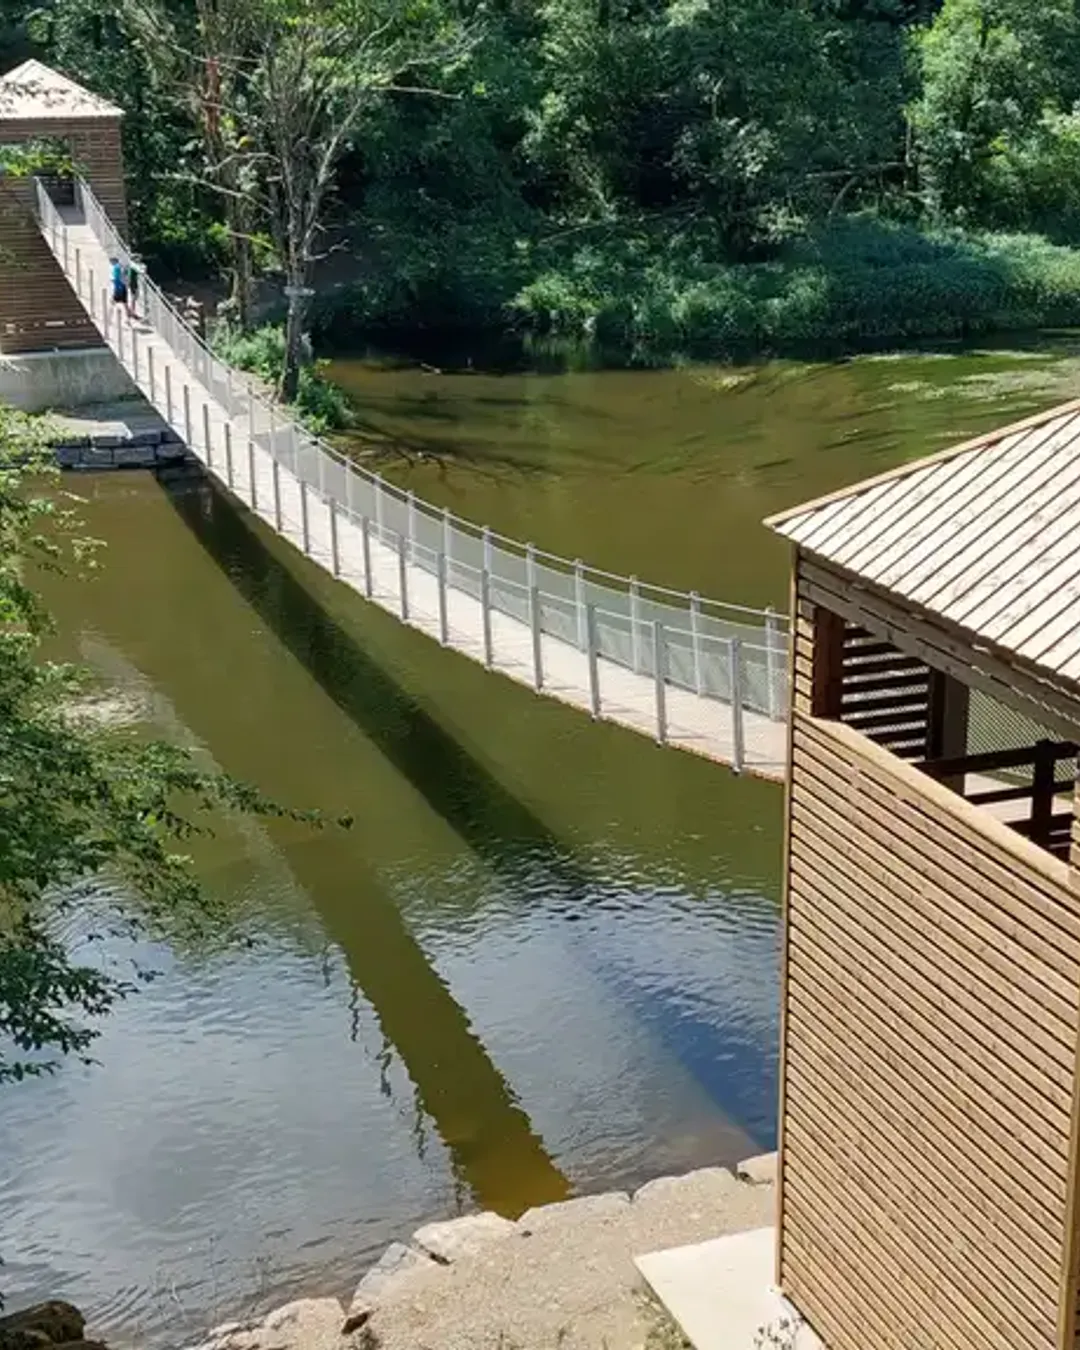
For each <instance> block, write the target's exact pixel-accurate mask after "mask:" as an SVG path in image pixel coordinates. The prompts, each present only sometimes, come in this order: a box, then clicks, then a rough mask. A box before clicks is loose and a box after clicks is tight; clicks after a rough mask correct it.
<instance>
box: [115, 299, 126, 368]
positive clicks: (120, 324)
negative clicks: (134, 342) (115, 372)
mask: <svg viewBox="0 0 1080 1350" xmlns="http://www.w3.org/2000/svg"><path fill="white" fill-rule="evenodd" d="M116 359H117V360H118V361H119V362H120V364H121V365H123V364H124V320H123V318H122V317H121V315H120V313H119V311H118V312H117V315H116Z"/></svg>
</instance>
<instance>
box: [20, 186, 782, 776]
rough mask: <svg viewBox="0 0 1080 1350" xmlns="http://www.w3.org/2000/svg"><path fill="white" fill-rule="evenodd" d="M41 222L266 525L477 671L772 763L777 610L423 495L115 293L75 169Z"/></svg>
mask: <svg viewBox="0 0 1080 1350" xmlns="http://www.w3.org/2000/svg"><path fill="white" fill-rule="evenodd" d="M33 204H34V211H35V215H36V219H37V224H38V227H39V228H40V230H41V233H42V236H43V237H44V239H45V242H46V243H47V245H48V247H49V249H50V251H51V253H52V255H53V257H54V258H55V259H56V261H57V263H58V264H59V266H60V268H61V270H62V272H63V274H64V276H65V277H66V278H67V281H68V282H69V283H70V285H71V287H72V289H73V291H74V292H75V295H76V296H77V297H78V299H79V301H80V303H81V305H82V307H83V309H84V310H85V312H86V314H87V316H88V317H89V319H90V320H91V322H92V323H93V325H94V327H95V328H96V329H97V331H98V332H99V334H100V335H101V337H102V339H103V340H104V342H105V343H106V344H107V345H108V347H109V348H110V349H111V350H112V351H113V352H114V354H115V355H116V357H117V359H118V360H119V361H120V363H121V365H122V366H123V367H124V368H125V370H126V371H127V373H128V374H129V375H130V377H131V379H132V380H133V381H134V383H135V385H136V386H137V387H138V388H139V390H140V391H141V392H142V393H143V394H144V395H145V397H146V398H147V399H148V400H149V402H150V403H151V404H152V405H153V406H154V407H155V408H156V409H157V411H158V412H159V413H160V414H161V416H162V417H164V418H165V420H166V421H167V422H168V423H169V425H170V426H172V427H173V429H174V430H175V431H176V432H177V433H178V435H180V436H181V438H182V439H183V440H184V441H185V442H186V444H187V446H188V448H189V449H190V450H191V452H192V453H193V454H194V455H195V456H196V457H197V458H198V459H199V460H200V461H201V463H202V464H203V465H204V467H205V468H206V470H207V471H208V472H209V473H210V474H211V475H212V476H213V477H214V478H215V479H216V480H217V481H218V482H220V483H221V484H222V485H223V487H224V488H225V489H226V490H227V491H228V492H229V493H231V494H232V495H233V496H234V497H235V498H237V499H238V500H239V501H240V502H242V503H243V505H244V506H245V507H247V508H248V509H249V510H250V511H252V512H253V513H254V514H255V515H257V516H258V517H260V519H262V520H263V521H265V522H266V524H267V525H269V526H270V528H271V529H273V530H274V531H276V532H277V533H278V534H280V535H281V536H282V537H283V538H285V539H287V540H288V541H289V542H290V543H291V544H293V545H295V547H297V548H298V549H299V550H300V551H301V552H302V553H303V554H305V556H307V557H308V558H310V559H312V560H313V561H314V562H315V563H317V564H318V565H320V566H321V567H323V568H325V569H326V570H327V571H329V572H330V573H332V575H333V576H335V577H336V578H338V579H339V580H340V581H341V582H343V583H344V584H346V585H348V586H351V587H352V588H353V589H354V590H356V591H358V592H359V593H360V594H361V595H363V596H365V597H366V598H367V599H368V600H370V601H371V602H373V603H375V604H377V605H380V606H381V607H382V608H383V609H385V610H388V611H389V612H391V613H392V614H394V615H396V616H397V617H398V618H399V619H400V620H401V621H402V622H403V623H407V624H410V625H411V626H413V627H414V628H417V629H419V630H421V631H422V632H424V633H426V634H428V635H429V636H430V637H432V638H434V639H435V640H436V641H438V642H440V643H441V644H442V645H443V646H445V647H450V648H453V649H454V650H456V651H458V652H461V653H462V654H464V655H465V656H468V657H470V658H471V659H473V660H475V661H479V662H481V663H483V664H484V665H485V666H486V667H487V668H488V669H489V670H492V671H496V672H498V673H500V674H502V675H505V676H508V677H509V678H511V679H513V680H517V681H518V682H519V683H522V684H525V685H527V686H529V687H530V688H532V689H534V690H535V691H536V692H537V693H540V694H544V695H547V696H548V697H551V698H555V699H558V700H560V701H562V702H564V703H567V704H570V705H571V706H573V707H576V708H579V709H581V710H582V711H584V712H586V713H588V714H589V715H591V716H592V717H594V718H596V719H604V720H608V721H612V722H617V723H619V724H620V725H622V726H625V727H629V728H630V729H632V730H634V731H637V732H641V733H644V734H646V735H649V736H652V737H654V738H655V739H656V740H657V741H659V742H661V743H662V744H665V745H671V746H676V747H678V748H681V749H685V750H690V751H693V752H696V753H698V754H701V755H704V756H706V757H708V758H710V759H714V760H717V761H720V762H722V763H726V764H729V765H731V766H732V767H733V768H735V769H736V770H737V771H740V772H742V771H746V772H749V773H754V774H757V775H761V776H764V777H769V778H775V779H780V778H782V777H783V776H784V773H785V759H786V753H785V752H786V744H785V732H784V716H785V710H786V707H787V680H788V668H787V658H788V646H789V639H788V631H787V621H786V619H785V618H783V617H782V616H780V615H779V614H776V613H774V612H773V611H770V610H764V611H760V610H753V609H747V608H744V607H741V606H738V605H729V604H721V603H719V602H716V601H712V600H707V599H704V598H702V597H700V596H698V595H697V594H695V593H693V592H690V593H684V592H679V591H674V590H669V589H665V588H663V587H658V586H652V585H648V584H645V583H642V582H640V581H638V580H637V579H636V578H633V577H621V576H617V575H615V574H613V573H610V572H604V571H600V570H598V569H596V568H593V567H589V566H586V565H585V564H584V563H583V562H581V561H580V560H570V559H564V558H559V557H557V556H554V555H552V554H549V553H545V552H543V551H542V550H540V549H537V548H535V547H534V546H533V545H531V544H522V543H518V542H517V541H515V540H512V539H508V538H505V537H504V536H502V535H499V534H497V533H495V532H494V531H492V530H490V529H488V528H486V527H480V526H476V525H474V524H472V523H470V522H468V521H465V520H462V519H460V518H458V517H457V516H454V515H452V514H451V513H450V512H449V511H446V510H442V509H439V508H438V507H435V506H432V505H430V504H429V503H426V502H423V501H420V500H418V499H417V498H416V497H415V496H414V495H413V494H412V493H410V492H404V491H402V490H401V489H399V488H397V487H396V486H394V485H393V484H391V483H389V482H387V481H386V480H385V479H384V478H383V477H382V476H381V475H379V474H377V473H372V472H370V471H369V470H367V469H366V468H364V467H363V466H362V465H359V464H357V463H355V462H354V461H353V460H352V459H350V458H349V457H348V456H347V455H345V454H343V453H342V452H341V451H339V450H338V449H336V448H335V447H334V446H331V445H329V444H328V443H326V442H325V441H323V440H321V439H320V438H319V437H317V436H314V435H313V434H312V433H311V432H309V431H308V430H306V429H305V428H304V427H302V426H301V425H300V424H299V423H298V422H296V421H295V419H293V418H292V417H290V416H289V415H288V413H287V411H286V410H284V409H283V408H281V407H280V406H279V405H276V404H275V403H274V402H273V400H272V399H270V398H269V397H267V396H266V395H265V393H264V392H263V391H262V390H261V389H260V388H259V387H258V386H257V384H256V383H255V382H254V381H253V380H252V379H251V377H250V376H248V375H245V374H243V373H241V372H238V371H235V370H233V369H232V368H231V367H230V366H228V365H227V364H226V363H225V362H223V361H222V360H221V359H220V358H219V357H217V356H216V355H215V354H214V353H213V352H212V351H211V350H210V348H209V347H208V346H207V345H206V343H205V342H203V341H202V340H201V338H200V337H199V335H198V334H197V333H196V332H195V331H194V329H193V328H192V327H191V326H190V325H189V324H188V323H187V322H186V321H185V320H184V319H183V318H182V316H181V315H180V314H179V313H178V312H177V310H176V309H175V307H174V306H173V305H172V304H171V303H170V302H169V300H168V299H167V298H166V297H165V295H164V294H163V293H162V292H161V290H160V289H159V288H158V287H157V286H155V285H154V284H153V282H152V281H150V279H149V278H147V277H143V279H142V286H141V297H140V303H141V309H142V316H141V318H140V319H139V320H137V321H134V322H132V321H131V320H129V319H128V318H127V316H126V315H125V314H124V313H123V311H122V308H121V307H120V306H118V305H114V304H113V303H112V300H111V290H110V281H109V278H110V259H111V258H119V259H120V260H121V261H122V262H126V261H127V260H128V259H129V257H130V254H129V251H128V249H127V247H126V245H125V243H124V241H123V239H122V238H121V237H120V235H119V234H118V232H117V230H116V229H115V228H114V226H113V224H112V222H111V221H110V219H109V217H108V216H107V214H106V213H105V211H104V210H103V209H102V207H101V205H100V204H99V202H98V200H97V198H96V197H95V196H94V193H93V191H92V190H91V188H90V187H89V185H88V184H86V183H85V182H82V181H77V182H76V184H75V194H74V204H73V205H71V204H68V205H58V204H57V202H56V201H54V200H53V197H52V196H51V195H50V192H49V189H48V188H47V186H46V185H45V183H43V182H42V181H40V180H35V182H34V196H33Z"/></svg>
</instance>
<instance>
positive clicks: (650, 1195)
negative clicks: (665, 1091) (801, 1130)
mask: <svg viewBox="0 0 1080 1350" xmlns="http://www.w3.org/2000/svg"><path fill="white" fill-rule="evenodd" d="M775 1180H776V1156H775V1154H767V1155H764V1156H762V1157H759V1158H752V1159H748V1160H747V1161H746V1162H744V1163H741V1164H740V1165H739V1166H738V1167H737V1168H736V1170H735V1171H734V1172H731V1171H728V1170H727V1169H725V1168H720V1167H707V1168H702V1169H699V1170H697V1171H694V1172H689V1173H687V1174H686V1175H684V1176H677V1177H660V1178H658V1179H657V1180H655V1181H650V1182H648V1183H647V1184H646V1185H644V1186H642V1187H641V1188H640V1189H639V1190H637V1191H635V1192H634V1194H633V1195H632V1196H631V1195H629V1194H628V1193H627V1192H625V1191H614V1192H608V1193H606V1194H603V1195H591V1196H582V1197H580V1198H579V1199H575V1200H567V1201H563V1202H561V1203H558V1204H551V1205H541V1206H538V1207H536V1208H533V1209H530V1210H527V1211H526V1212H525V1213H524V1214H523V1215H522V1216H521V1218H520V1219H518V1220H517V1222H511V1221H510V1220H508V1219H503V1218H500V1217H499V1216H498V1215H496V1214H494V1213H484V1214H472V1215H467V1216H465V1217H463V1218H459V1219H452V1220H449V1221H447V1222H437V1223H430V1224H426V1225H424V1226H423V1227H422V1228H419V1229H417V1231H416V1232H415V1233H414V1234H413V1235H412V1238H411V1239H410V1241H409V1242H408V1244H404V1243H400V1242H395V1243H393V1244H392V1245H391V1246H390V1247H389V1248H388V1249H387V1251H386V1252H385V1253H384V1255H383V1256H382V1258H381V1259H380V1260H379V1261H378V1262H377V1263H376V1264H375V1265H374V1266H373V1267H372V1268H371V1269H370V1270H369V1271H368V1272H367V1273H366V1274H365V1275H364V1277H363V1278H362V1279H361V1281H360V1283H359V1285H358V1286H357V1289H356V1292H355V1294H354V1295H353V1298H352V1301H351V1303H350V1304H349V1306H348V1307H345V1306H344V1305H343V1304H342V1303H341V1302H339V1301H338V1300H337V1299H334V1298H313V1299H300V1300H296V1301H293V1302H291V1303H289V1304H286V1305H285V1306H284V1307H281V1308H278V1309H276V1310H275V1311H274V1312H272V1313H270V1314H269V1315H268V1316H266V1317H263V1318H261V1319H257V1320H256V1319H252V1320H247V1321H233V1322H228V1323H225V1324H224V1325H222V1326H219V1327H217V1328H215V1329H214V1330H212V1331H211V1332H210V1333H209V1334H208V1336H207V1337H206V1339H205V1340H204V1341H202V1342H201V1343H200V1344H199V1345H198V1346H197V1347H193V1350H360V1348H361V1347H362V1350H376V1347H377V1348H378V1350H418V1347H421V1346H431V1347H435V1346H437V1347H438V1348H439V1350H485V1348H486V1347H490V1350H496V1347H498V1350H553V1347H559V1350H643V1347H649V1348H650V1350H661V1348H662V1347H668V1346H670V1347H677V1346H680V1345H683V1344H684V1343H685V1342H684V1341H683V1340H682V1337H681V1336H680V1334H679V1333H678V1331H677V1329H676V1328H675V1327H674V1325H673V1324H672V1323H670V1322H669V1321H668V1319H667V1318H666V1315H665V1314H663V1313H662V1311H661V1310H660V1309H659V1307H658V1305H657V1304H656V1303H655V1302H654V1301H653V1300H652V1298H651V1297H650V1295H649V1294H648V1291H647V1288H646V1286H645V1283H644V1281H643V1280H642V1277H641V1275H640V1274H639V1272H638V1270H637V1267H636V1266H635V1264H634V1261H635V1258H636V1257H639V1256H643V1255H645V1254H646V1253H648V1252H652V1251H656V1250H658V1249H661V1248H667V1247H678V1246H684V1245H686V1244H688V1243H694V1242H700V1241H705V1240H707V1239H709V1238H715V1237H719V1236H722V1235H725V1234H728V1233H737V1232H742V1231H745V1230H747V1229H751V1228H759V1227H764V1226H768V1225H770V1224H772V1223H773V1221H774V1211H775Z"/></svg>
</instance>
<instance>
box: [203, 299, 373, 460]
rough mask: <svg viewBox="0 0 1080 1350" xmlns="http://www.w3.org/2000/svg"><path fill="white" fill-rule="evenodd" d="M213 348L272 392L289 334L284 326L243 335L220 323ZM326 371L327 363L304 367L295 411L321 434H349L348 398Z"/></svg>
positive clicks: (274, 326) (315, 362) (214, 337)
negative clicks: (329, 432)
mask: <svg viewBox="0 0 1080 1350" xmlns="http://www.w3.org/2000/svg"><path fill="white" fill-rule="evenodd" d="M212 344H213V348H214V351H215V352H216V353H217V355H218V356H220V357H221V359H222V360H223V361H227V362H228V363H229V365H231V366H234V367H235V368H236V369H237V370H246V371H249V372H250V373H251V374H253V375H257V376H258V377H259V378H260V379H261V380H263V381H264V382H265V383H266V384H267V385H268V386H270V387H271V388H272V387H273V386H274V385H275V384H276V383H277V379H278V376H279V375H280V373H281V367H282V364H283V362H284V359H285V330H284V328H283V327H281V326H280V325H275V324H268V325H266V326H265V327H262V328H255V329H253V330H252V331H251V332H249V333H242V332H240V331H239V330H238V329H236V328H231V327H229V325H228V324H225V323H219V324H218V325H217V326H216V328H215V329H214V333H213V337H212ZM325 368H326V362H325V361H311V362H309V363H308V364H307V365H305V366H303V367H301V370H300V388H299V391H298V393H297V396H296V402H295V403H294V404H293V405H292V411H293V412H294V413H295V414H296V415H297V417H299V419H300V421H301V422H303V423H304V425H305V426H306V427H308V428H309V429H310V430H311V431H314V432H316V433H317V434H321V433H323V432H326V431H347V430H348V429H349V428H350V427H351V426H352V425H353V421H354V418H353V413H352V408H351V405H350V403H349V399H348V396H347V395H346V394H345V392H344V391H343V390H342V389H339V388H338V386H337V385H335V384H332V383H331V382H330V380H328V379H327V378H326V375H325Z"/></svg>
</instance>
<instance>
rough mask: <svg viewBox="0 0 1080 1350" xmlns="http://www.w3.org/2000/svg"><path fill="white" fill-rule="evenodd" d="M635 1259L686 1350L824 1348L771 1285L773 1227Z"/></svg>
mask: <svg viewBox="0 0 1080 1350" xmlns="http://www.w3.org/2000/svg"><path fill="white" fill-rule="evenodd" d="M635 1264H636V1265H637V1268H638V1270H639V1271H640V1272H641V1274H642V1276H643V1277H644V1278H645V1280H646V1281H647V1283H648V1284H649V1287H650V1288H651V1289H652V1291H653V1293H654V1294H655V1295H656V1297H657V1298H658V1299H659V1300H660V1302H661V1303H662V1304H663V1306H664V1307H665V1309H666V1310H667V1311H668V1313H669V1314H670V1315H671V1316H672V1317H673V1318H674V1319H675V1321H676V1322H677V1323H678V1325H679V1327H680V1328H681V1329H682V1332H683V1334H684V1335H685V1336H686V1338H687V1340H689V1341H690V1343H691V1344H692V1345H693V1346H694V1350H824V1347H823V1346H822V1343H821V1341H820V1340H819V1339H818V1338H817V1336H815V1335H814V1333H813V1331H812V1330H811V1329H810V1327H808V1326H807V1325H806V1324H805V1323H803V1322H802V1321H801V1319H800V1318H799V1317H798V1315H797V1314H796V1313H795V1312H794V1310H793V1309H792V1308H791V1306H790V1304H788V1303H787V1302H786V1300H785V1299H784V1298H783V1297H782V1295H781V1294H780V1292H779V1290H778V1289H777V1288H776V1285H775V1283H774V1279H775V1267H776V1229H775V1228H753V1229H750V1230H749V1231H747V1232H744V1233H733V1234H731V1235H729V1236H727V1237H719V1238H711V1239H710V1240H709V1241H707V1242H695V1243H692V1244H691V1245H690V1246H688V1247H671V1248H669V1249H668V1250H667V1251H659V1252H650V1253H649V1254H648V1255H647V1256H639V1257H638V1258H637V1260H636V1262H635Z"/></svg>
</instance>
